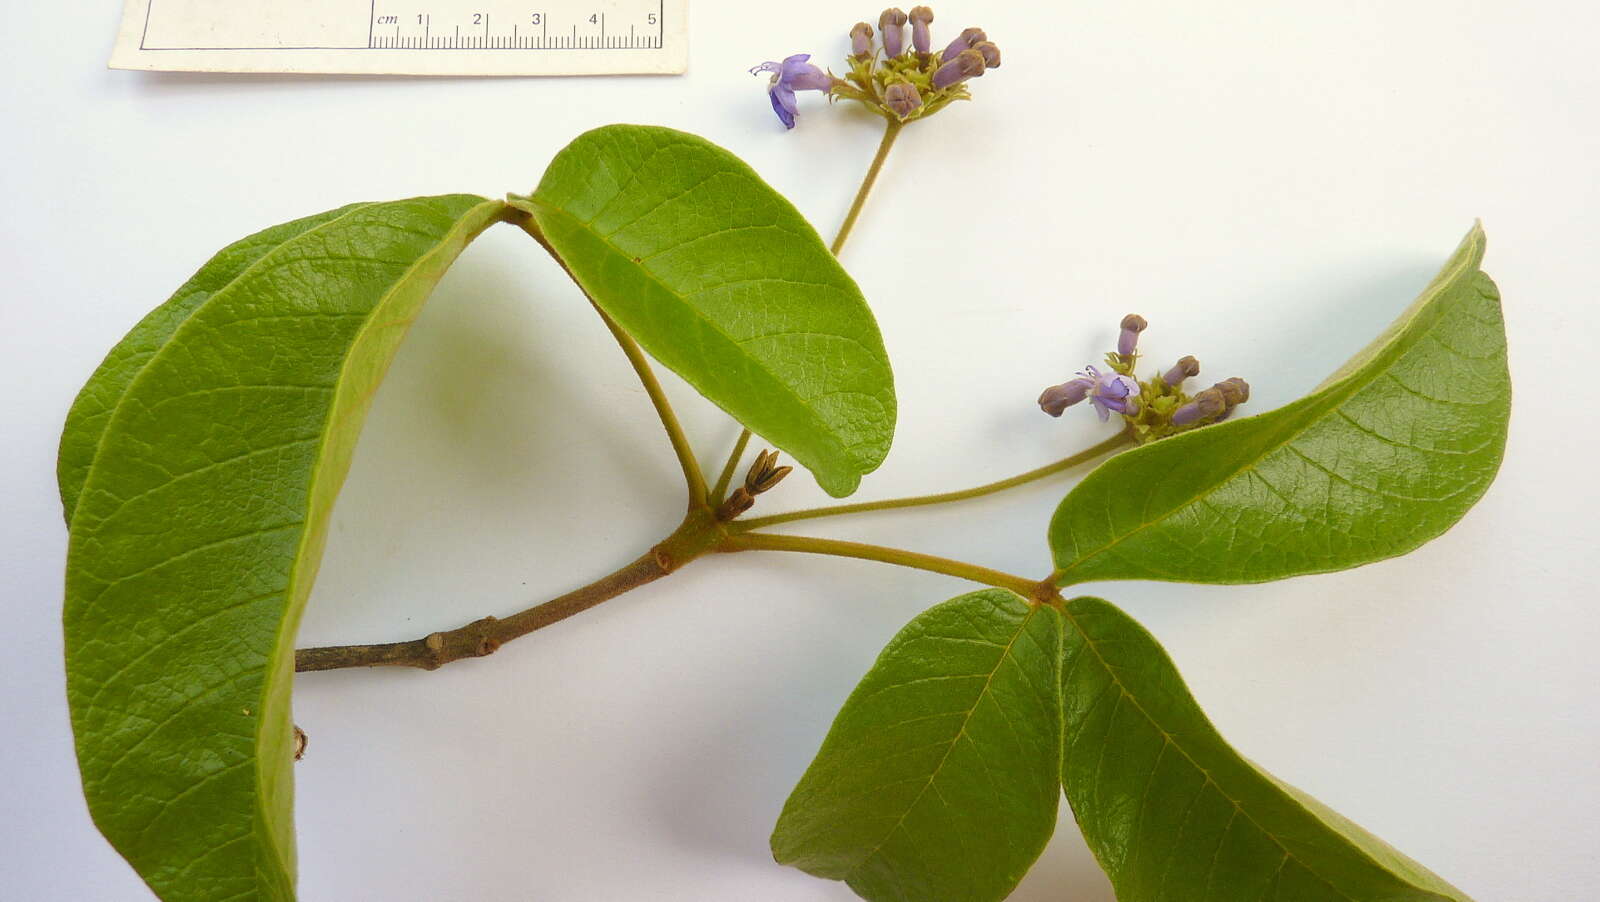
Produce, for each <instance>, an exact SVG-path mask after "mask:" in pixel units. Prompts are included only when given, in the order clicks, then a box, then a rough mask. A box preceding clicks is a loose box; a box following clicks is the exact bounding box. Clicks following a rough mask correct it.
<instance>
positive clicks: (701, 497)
mask: <svg viewBox="0 0 1600 902" xmlns="http://www.w3.org/2000/svg"><path fill="white" fill-rule="evenodd" d="M594 309H595V312H597V313H599V314H600V318H601V319H602V320H604V321H605V324H606V328H607V329H610V330H611V334H612V335H613V336H615V337H616V339H617V344H619V345H621V346H622V353H624V354H626V355H628V362H629V363H631V364H633V371H634V372H635V373H638V374H639V381H640V382H641V383H642V384H643V385H644V391H645V394H647V395H649V396H650V403H651V404H654V405H655V408H656V414H657V415H659V416H660V417H661V426H662V428H664V429H665V430H666V431H667V439H668V440H669V441H671V442H672V452H673V453H674V454H676V455H677V456H678V466H680V467H682V468H683V481H684V482H685V483H686V484H687V485H688V487H689V507H690V508H691V509H693V508H696V507H704V506H705V504H706V500H707V498H708V497H709V495H707V490H706V477H705V474H704V473H701V472H700V461H698V460H696V459H695V456H694V448H692V447H690V445H689V437H688V436H687V435H685V434H684V432H683V426H682V425H681V424H680V423H679V422H678V415H677V414H676V413H674V412H673V410H672V403H671V402H670V401H668V400H667V393H666V392H665V391H663V390H662V389H661V383H660V382H658V381H657V380H656V374H655V372H654V371H653V370H651V369H650V360H649V358H647V357H645V356H644V350H643V349H642V348H640V347H639V343H638V342H636V341H634V340H633V337H632V336H630V335H629V334H628V333H626V332H624V331H622V327H621V326H619V325H617V321H616V320H614V319H612V318H611V317H610V316H608V315H607V314H606V312H605V311H604V310H601V309H600V305H598V304H596V305H595V308H594Z"/></svg>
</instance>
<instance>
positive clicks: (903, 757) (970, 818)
mask: <svg viewBox="0 0 1600 902" xmlns="http://www.w3.org/2000/svg"><path fill="white" fill-rule="evenodd" d="M1061 633H1062V628H1061V617H1060V615H1059V614H1057V613H1056V612H1055V610H1054V609H1052V608H1049V607H1043V606H1038V605H1032V604H1029V603H1028V602H1027V601H1025V600H1024V599H1023V598H1022V597H1021V596H1018V595H1016V594H1015V593H1012V592H1008V591H1005V590H1003V589H990V590H986V591H982V592H974V593H972V594H970V595H963V596H961V597H959V598H955V599H952V600H950V601H947V602H945V603H943V604H940V605H937V606H935V607H933V608H930V609H928V610H927V611H925V612H923V613H922V614H920V615H918V616H917V618H916V619H914V620H912V621H911V623H909V624H908V625H907V626H906V628H905V629H904V630H902V631H901V632H900V634H899V635H898V636H896V637H895V638H894V640H893V641H892V642H890V643H889V645H888V647H887V648H885V649H884V651H883V655H882V656H881V657H880V658H878V661H877V663H876V664H874V665H873V667H872V670H871V671H869V672H868V673H867V675H866V677H865V678H864V679H862V681H861V684H860V685H859V686H857V687H856V690H855V692H854V693H852V694H851V696H850V698H849V700H848V701H846V702H845V704H844V708H843V710H841V711H840V712H839V717H838V719H837V720H835V721H834V723H833V728H832V729H831V730H829V731H828V737H827V739H826V740H824V741H823V744H822V750H821V751H819V752H818V753H817V758H816V760H815V761H814V762H812V764H811V767H810V768H809V769H808V770H807V771H806V773H805V776H804V777H802V778H801V779H800V784H799V785H798V786H796V787H795V790H794V793H793V794H792V795H791V796H790V797H789V801H788V803H787V804H785V805H784V808H783V814H782V816H781V817H780V818H779V819H778V825H777V828H776V829H775V830H774V831H773V834H772V851H773V854H774V856H775V857H776V858H777V859H778V861H779V863H781V864H787V865H793V866H795V867H798V868H800V869H802V870H804V871H806V872H808V873H811V874H815V875H816V876H818V877H826V878H830V879H833V880H844V881H847V882H848V883H849V885H850V888H851V889H853V890H855V891H856V893H857V894H859V895H860V896H862V897H863V898H866V899H874V900H876V899H939V900H944V902H956V900H983V899H1003V898H1005V896H1006V894H1007V893H1009V892H1011V890H1012V888H1013V887H1015V886H1016V884H1017V881H1018V880H1020V879H1022V875H1023V874H1024V873H1026V872H1027V870H1028V867H1029V865H1031V864H1032V863H1033V861H1034V859H1035V858H1037V857H1038V856H1039V853H1040V852H1041V851H1043V849H1044V845H1045V843H1046V841H1048V840H1049V838H1050V834H1051V832H1052V831H1053V830H1054V829H1055V822H1056V806H1057V804H1058V802H1059V801H1060V798H1061V793H1060V791H1059V790H1058V788H1057V765H1058V762H1059V760H1060V759H1059V753H1060V748H1061V722H1060V700H1059V694H1058V693H1059V690H1058V686H1059V676H1058V673H1059V670H1058V664H1059V660H1060V653H1061Z"/></svg>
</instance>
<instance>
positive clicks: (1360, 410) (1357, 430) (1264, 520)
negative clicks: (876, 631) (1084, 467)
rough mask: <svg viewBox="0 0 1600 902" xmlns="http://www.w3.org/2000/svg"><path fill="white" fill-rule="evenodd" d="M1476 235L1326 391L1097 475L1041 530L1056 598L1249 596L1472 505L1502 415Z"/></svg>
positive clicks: (1493, 302) (1383, 549)
mask: <svg viewBox="0 0 1600 902" xmlns="http://www.w3.org/2000/svg"><path fill="white" fill-rule="evenodd" d="M1483 245H1484V236H1483V230H1482V229H1481V228H1478V227H1476V226H1475V227H1474V228H1473V229H1472V231H1471V232H1469V233H1468V234H1467V237H1466V239H1465V240H1464V241H1462V243H1461V247H1460V248H1459V249H1458V250H1457V251H1456V253H1455V255H1454V256H1453V257H1451V259H1450V261H1449V262H1448V263H1447V264H1445V267H1444V270H1443V271H1442V272H1440V273H1439V275H1438V276H1437V277H1436V278H1435V279H1434V281H1433V283H1432V284H1431V285H1429V286H1428V288H1427V290H1425V291H1424V292H1423V293H1422V296H1421V297H1419V298H1418V299H1417V301H1416V303H1414V304H1413V305H1412V306H1411V308H1410V309H1408V310H1407V311H1406V312H1405V313H1404V314H1403V315H1402V316H1401V317H1400V318H1399V320H1397V321H1396V322H1395V323H1394V325H1393V326H1391V327H1390V328H1389V329H1388V331H1386V332H1385V333H1384V334H1383V335H1382V336H1380V337H1379V338H1378V340H1377V341H1375V342H1374V343H1373V344H1372V345H1370V346H1369V347H1368V348H1367V349H1366V350H1364V351H1362V352H1361V353H1360V354H1358V355H1357V356H1356V357H1355V358H1354V359H1353V360H1351V361H1350V362H1349V363H1348V364H1346V365H1345V366H1344V367H1343V368H1341V369H1340V370H1339V371H1338V372H1337V373H1335V374H1334V375H1333V376H1332V377H1331V378H1330V379H1329V380H1328V381H1327V382H1325V383H1324V384H1323V386H1322V387H1321V388H1319V389H1318V390H1317V391H1315V392H1313V393H1312V394H1310V395H1307V396H1306V397H1304V398H1302V399H1300V400H1299V401H1296V402H1294V403H1293V404H1290V405H1288V406H1286V407H1282V408H1279V409H1277V410H1274V411H1271V412H1270V413H1265V414H1262V415H1260V416H1253V417H1247V418H1243V419H1239V420H1233V421H1229V422H1225V423H1221V424H1219V425H1216V426H1207V427H1205V428H1203V429H1197V430H1195V431H1193V432H1187V433H1184V434H1182V435H1179V436H1176V437H1174V438H1170V439H1165V440H1162V441H1158V442H1155V443H1153V444H1149V445H1145V446H1143V447H1141V448H1138V449H1136V450H1133V451H1129V452H1127V453H1125V454H1120V455H1118V456H1116V457H1114V458H1112V459H1111V460H1110V461H1107V462H1106V463H1105V464H1104V465H1103V466H1101V467H1100V468H1099V469H1097V470H1095V471H1094V472H1093V473H1091V474H1090V475H1089V476H1088V477H1087V478H1085V479H1084V480H1083V482H1082V483H1080V484H1079V485H1078V486H1077V487H1076V488H1075V489H1073V491H1072V492H1071V493H1070V494H1069V495H1067V497H1066V499H1065V500H1063V501H1062V502H1061V506H1060V507H1059V508H1058V509H1057V510H1056V513H1055V517H1054V519H1053V520H1052V521H1051V523H1050V547H1051V549H1052V551H1053V552H1054V555H1055V563H1056V568H1057V569H1056V572H1055V574H1054V578H1055V580H1056V582H1057V583H1058V584H1059V585H1063V586H1065V585H1071V584H1074V583H1082V582H1087V581H1090V580H1107V579H1158V580H1175V581H1188V582H1202V583H1251V582H1263V581H1265V580H1270V579H1281V578H1283V577H1286V576H1294V575H1296V574H1301V573H1322V572H1327V571H1331V570H1342V569H1344V568H1347V567H1354V566H1357V565H1359V564H1365V563H1370V562H1372V561H1376V560H1381V559H1383V558H1388V557H1393V556H1395V555H1399V554H1404V553H1406V552H1408V551H1410V550H1412V549H1414V548H1416V547H1417V546H1419V545H1421V544H1422V543H1424V542H1426V541H1428V540H1429V539H1431V538H1433V537H1434V536H1437V535H1439V534H1440V533H1442V532H1444V531H1445V530H1446V529H1448V528H1450V526H1452V525H1453V524H1454V523H1455V522H1456V521H1457V520H1459V519H1461V516H1462V515H1463V514H1465V513H1466V511H1467V509H1468V508H1470V507H1471V506H1472V505H1473V504H1474V503H1475V502H1476V501H1477V500H1478V498H1480V497H1482V495H1483V493H1484V491H1485V490H1486V489H1487V488H1488V486H1489V483H1490V481H1491V480H1493V479H1494V475H1495V471H1496V470H1498V469H1499V467H1500V459H1501V456H1502V454H1503V452H1504V450H1505V441H1506V421H1507V418H1508V417H1509V415H1510V411H1511V379H1510V375H1509V374H1508V373H1507V370H1506V356H1505V326H1504V324H1503V322H1502V321H1501V318H1500V295H1499V292H1498V291H1497V290H1496V289H1495V286H1494V283H1493V282H1491V281H1490V280H1489V277H1488V276H1486V275H1484V274H1483V273H1482V272H1479V271H1478V265H1479V262H1480V261H1481V260H1482V258H1483Z"/></svg>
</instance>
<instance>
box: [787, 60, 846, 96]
mask: <svg viewBox="0 0 1600 902" xmlns="http://www.w3.org/2000/svg"><path fill="white" fill-rule="evenodd" d="M808 59H811V54H809V53H796V54H795V55H794V56H791V57H789V58H788V59H786V60H784V61H783V71H782V72H781V73H780V74H779V76H778V81H779V83H781V84H782V85H783V86H784V87H786V88H788V89H789V90H791V91H827V90H830V89H832V88H833V79H832V78H831V77H829V75H828V73H826V72H824V71H822V70H821V69H819V68H817V67H816V66H813V65H811V64H810V63H808V62H806V60H808Z"/></svg>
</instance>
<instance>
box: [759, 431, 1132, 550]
mask: <svg viewBox="0 0 1600 902" xmlns="http://www.w3.org/2000/svg"><path fill="white" fill-rule="evenodd" d="M1132 441H1133V434H1132V433H1131V432H1126V431H1124V432H1119V433H1117V434H1116V435H1114V436H1112V437H1111V438H1108V439H1106V440H1105V441H1103V442H1101V443H1099V444H1098V445H1093V446H1091V447H1088V448H1085V449H1083V450H1082V451H1079V452H1078V453H1077V454H1074V455H1072V456H1070V457H1064V458H1062V459H1061V460H1058V461H1056V462H1055V463H1052V464H1046V465H1044V466H1042V467H1039V468H1038V469H1036V470H1029V471H1028V472H1026V473H1019V474H1017V475H1016V476H1012V477H1011V478H1009V479H1001V480H998V481H996V482H989V483H985V484H983V485H980V486H973V487H972V488H970V489H961V490H960V491H956V492H940V493H938V494H935V495H913V496H911V497H909V498H889V499H886V500H884V501H862V502H857V503H855V504H831V505H827V506H824V507H810V508H806V509H804V510H797V511H790V512H789V513H786V514H773V515H772V516H770V517H756V518H753V519H750V520H739V521H736V522H734V523H731V524H729V528H730V529H733V530H735V531H738V532H743V531H746V530H751V529H762V528H764V527H767V526H776V525H777V524H779V523H792V522H794V521H795V520H814V519H816V518H818V517H837V516H839V515H841V514H859V513H865V512H867V511H881V510H893V509H895V508H901V507H922V506H924V505H928V504H948V503H949V502H952V501H965V500H967V499H968V498H981V497H983V496H984V495H992V494H994V493H995V492H1003V491H1005V490H1006V489H1010V488H1015V487H1017V486H1019V485H1026V484H1027V483H1030V482H1033V481H1035V480H1038V479H1043V478H1045V477H1046V476H1054V475H1055V474H1057V473H1060V472H1062V471H1063V470H1070V469H1072V468H1073V467H1076V466H1079V465H1081V464H1086V463H1088V462H1089V461H1091V460H1094V459H1095V458H1097V457H1100V456H1101V455H1103V454H1106V453H1108V452H1111V451H1115V450H1116V449H1118V448H1120V447H1122V446H1123V445H1126V444H1129V443H1131V442H1132Z"/></svg>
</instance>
